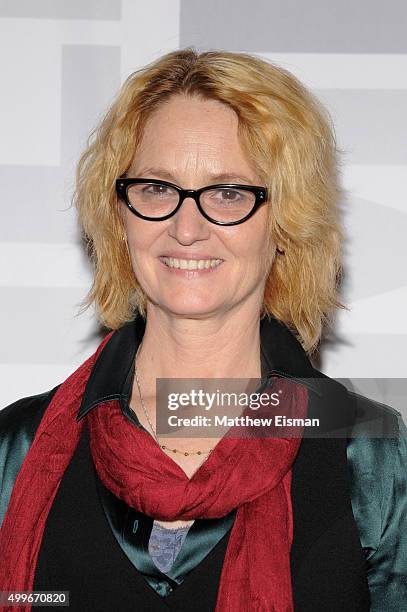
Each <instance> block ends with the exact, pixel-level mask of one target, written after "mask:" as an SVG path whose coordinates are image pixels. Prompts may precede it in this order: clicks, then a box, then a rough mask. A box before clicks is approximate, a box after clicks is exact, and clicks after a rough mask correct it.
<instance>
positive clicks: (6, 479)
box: [0, 385, 60, 525]
mask: <svg viewBox="0 0 407 612" xmlns="http://www.w3.org/2000/svg"><path fill="white" fill-rule="evenodd" d="M59 386H60V385H57V386H56V387H54V388H53V389H51V390H49V391H45V392H44V393H40V394H38V395H31V396H28V397H23V398H20V399H18V400H17V401H15V402H13V403H12V404H9V405H8V406H6V407H5V408H3V409H2V410H0V525H1V523H2V521H3V518H4V514H5V512H6V509H7V505H8V502H9V499H10V495H11V491H12V488H13V486H14V482H15V479H16V478H17V475H18V472H19V470H20V467H21V465H22V463H23V461H24V459H25V456H26V454H27V452H28V451H29V449H30V446H31V444H32V441H33V439H34V436H35V433H36V431H37V428H38V426H39V424H40V422H41V419H42V417H43V415H44V412H45V410H46V408H47V406H48V405H49V403H50V401H51V399H52V397H53V396H54V394H55V392H56V391H57V389H58V388H59Z"/></svg>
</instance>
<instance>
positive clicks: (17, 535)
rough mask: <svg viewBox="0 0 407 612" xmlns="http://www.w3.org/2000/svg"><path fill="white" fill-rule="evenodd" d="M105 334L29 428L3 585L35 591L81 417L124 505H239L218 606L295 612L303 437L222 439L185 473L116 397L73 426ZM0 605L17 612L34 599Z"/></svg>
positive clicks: (210, 513) (3, 534)
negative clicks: (297, 486) (294, 486)
mask: <svg viewBox="0 0 407 612" xmlns="http://www.w3.org/2000/svg"><path fill="white" fill-rule="evenodd" d="M112 333H113V332H111V333H110V334H108V335H107V336H106V337H105V338H104V340H103V342H102V343H101V344H100V346H99V348H98V349H97V351H96V352H95V353H94V355H92V356H91V357H90V358H89V359H88V360H87V361H85V362H84V363H83V364H82V365H81V366H80V367H79V368H78V369H77V370H76V371H75V372H74V373H73V374H72V375H71V376H70V377H69V378H68V379H67V380H66V381H65V382H64V383H63V384H62V385H61V386H60V387H59V388H58V390H57V392H56V393H55V395H54V397H53V398H52V401H51V402H50V404H49V405H48V407H47V409H46V411H45V413H44V415H43V418H42V420H41V422H40V425H39V427H38V429H37V431H36V435H35V437H34V440H33V442H32V444H31V447H30V449H29V451H28V453H27V455H26V457H25V460H24V462H23V464H22V466H21V468H20V471H19V473H18V476H17V479H16V481H15V485H14V487H13V491H12V495H11V498H10V502H9V505H8V509H7V512H6V515H5V517H4V521H3V525H2V528H1V530H0V560H1V563H0V565H1V567H0V591H31V590H32V587H33V583H34V575H35V568H36V563H37V558H38V553H39V550H40V546H41V540H42V536H43V532H44V527H45V523H46V519H47V516H48V513H49V511H50V508H51V506H52V503H53V500H54V498H55V495H56V493H57V490H58V487H59V484H60V482H61V479H62V476H63V474H64V472H65V470H66V468H67V466H68V465H69V463H70V461H71V458H72V456H73V454H74V452H75V448H76V446H77V444H78V442H79V439H80V436H81V432H82V429H83V426H84V422H85V419H86V420H87V422H88V424H89V432H90V448H91V453H92V457H93V461H94V464H95V467H96V470H97V472H98V475H99V477H100V478H101V480H102V482H103V483H104V484H105V486H106V487H108V488H109V489H110V491H112V492H113V493H114V494H115V495H116V496H117V497H119V498H121V499H122V500H124V501H125V502H126V503H127V504H128V505H129V506H131V507H133V508H135V509H137V510H138V511H141V512H143V513H145V514H147V515H149V516H151V517H154V518H156V519H158V520H163V521H175V520H190V519H196V518H217V517H222V516H225V515H226V514H228V513H229V512H231V511H232V509H234V508H238V510H237V513H236V518H235V521H234V524H233V527H232V530H231V534H230V538H229V542H228V546H227V550H226V555H225V559H224V564H223V568H222V573H221V579H220V585H219V590H218V597H217V604H216V612H231V611H233V612H292V611H293V609H294V608H293V600H292V588H291V572H290V548H291V542H292V533H293V524H292V523H293V521H292V507H291V495H290V486H291V466H292V463H293V461H294V459H295V457H296V455H297V452H298V449H299V446H300V442H301V439H300V438H299V437H295V438H294V437H292V438H249V439H244V440H239V439H236V438H235V439H231V438H229V437H226V436H224V437H223V438H222V439H221V440H220V441H219V442H218V444H217V445H216V447H215V448H214V450H213V451H212V453H211V454H210V455H209V457H208V459H207V460H206V461H205V462H204V463H203V464H202V465H201V466H200V468H199V469H198V470H197V471H196V472H195V474H194V475H193V476H192V478H191V479H189V478H188V477H187V476H186V474H185V473H184V472H183V470H182V469H181V468H180V467H179V466H178V465H177V464H176V463H175V462H174V461H173V460H172V459H171V458H170V457H168V456H167V455H166V454H165V453H164V452H163V451H162V450H161V449H160V447H159V446H158V445H157V443H156V441H155V440H154V439H153V438H152V436H150V434H148V433H147V432H145V431H144V430H142V429H140V428H138V427H135V426H134V424H132V423H130V422H129V421H128V419H126V418H125V417H124V416H123V413H122V411H121V408H120V405H119V402H118V401H117V400H111V401H108V402H106V403H103V404H100V405H99V406H98V407H97V408H96V409H95V410H91V411H90V412H89V413H88V414H87V415H86V417H85V418H83V419H81V420H80V421H79V422H77V421H76V420H75V417H76V415H77V412H78V410H79V406H80V404H81V399H82V395H83V393H84V390H85V386H86V383H87V381H88V378H89V376H90V374H91V372H92V369H93V367H94V365H95V363H96V360H97V358H98V356H99V353H100V351H101V350H102V348H103V347H104V345H105V344H106V342H107V341H108V340H109V338H110V336H111V335H112ZM278 383H279V389H282V390H283V393H284V395H285V397H286V401H289V402H291V405H292V406H294V405H295V414H296V415H297V416H305V413H306V409H307V402H308V394H307V390H306V388H305V387H303V386H301V385H298V384H293V383H292V382H290V381H288V380H286V379H280V378H279V379H278ZM287 398H288V399H287ZM292 412H294V411H292ZM253 416H256V413H254V415H253ZM230 431H231V430H230ZM228 434H229V432H228ZM2 609H4V608H2ZM5 609H6V610H9V611H10V612H23V611H26V610H31V605H28V604H26V605H22V606H13V607H11V606H10V607H7V608H5Z"/></svg>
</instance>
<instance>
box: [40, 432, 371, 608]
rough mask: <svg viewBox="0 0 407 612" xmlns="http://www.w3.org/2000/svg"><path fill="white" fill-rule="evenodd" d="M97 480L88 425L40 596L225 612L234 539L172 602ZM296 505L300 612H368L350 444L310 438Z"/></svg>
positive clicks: (48, 536)
mask: <svg viewBox="0 0 407 612" xmlns="http://www.w3.org/2000/svg"><path fill="white" fill-rule="evenodd" d="M97 478H98V476H97V474H96V471H95V468H94V465H93V461H92V457H91V454H90V449H89V444H88V433H87V428H86V427H85V428H84V433H83V435H82V437H81V440H80V442H79V444H78V447H77V449H76V451H75V454H74V456H73V459H72V461H71V463H70V464H69V466H68V468H67V470H66V472H65V474H64V476H63V478H62V481H61V484H60V487H59V489H58V492H57V495H56V497H55V500H54V503H53V505H52V508H51V510H50V513H49V515H48V518H47V522H46V526H45V530H44V536H43V539H42V543H41V548H40V552H39V557H38V563H37V568H36V573H35V580H34V586H33V590H53V591H57V590H64V591H70V610H72V611H74V612H82V611H83V612H85V611H86V612H89V611H92V612H97V611H98V612H111V611H112V610H120V611H121V612H127V611H128V612H130V611H131V612H134V611H135V610H137V612H143V611H152V612H154V611H157V612H158V611H162V610H176V611H177V612H183V611H185V612H186V611H191V610H194V611H196V612H204V611H205V612H209V611H213V610H215V604H216V596H217V591H218V586H219V580H220V574H221V570H222V564H223V559H224V556H225V552H226V548H227V544H228V539H229V535H230V531H229V532H228V533H227V534H226V535H225V536H224V537H223V538H222V539H221V540H220V541H219V542H218V544H217V545H216V546H215V547H214V548H213V549H212V551H211V552H210V553H209V554H208V555H207V557H206V558H205V559H204V560H203V561H202V562H201V563H200V564H199V565H198V566H197V567H196V568H195V569H194V570H193V571H192V572H190V574H189V575H188V576H186V578H185V580H184V582H183V583H182V584H181V585H180V586H178V587H177V588H176V589H174V590H173V591H172V592H171V593H170V595H168V596H167V597H165V598H163V597H161V596H160V595H159V594H158V593H156V591H155V590H154V589H153V588H152V587H150V586H149V585H148V584H147V582H146V581H145V580H144V578H143V577H142V575H141V574H140V573H139V572H138V570H137V569H136V568H135V567H134V566H133V564H132V563H131V562H130V560H129V559H128V558H127V556H126V555H125V554H124V552H123V550H122V549H121V547H120V545H119V544H118V542H117V540H116V539H115V537H114V535H113V533H112V531H111V529H110V527H109V525H108V522H107V519H106V516H105V514H104V512H103V508H102V505H101V501H100V498H99V496H98V487H97V480H96V479H97ZM292 501H293V512H294V541H293V546H292V550H291V570H292V584H293V594H294V602H295V610H296V612H345V611H346V612H368V610H369V592H368V586H367V580H366V566H365V560H364V556H363V552H362V548H361V544H360V540H359V536H358V532H357V527H356V523H355V520H354V518H353V514H352V508H351V502H350V492H349V484H348V475H347V464H346V439H303V441H302V443H301V447H300V451H299V454H298V456H297V458H296V461H295V463H294V466H293V481H292ZM270 520H271V521H272V520H273V517H270ZM265 528H267V525H265ZM270 554H273V553H272V551H270ZM259 571H261V568H259ZM36 609H40V610H41V608H38V607H36ZM231 612H238V611H234V610H233V611H231Z"/></svg>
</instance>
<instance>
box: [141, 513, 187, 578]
mask: <svg viewBox="0 0 407 612" xmlns="http://www.w3.org/2000/svg"><path fill="white" fill-rule="evenodd" d="M190 527H191V525H189V526H188V525H187V526H186V527H179V528H178V529H168V528H167V527H163V526H162V525H158V524H157V523H156V521H154V523H153V528H152V530H151V535H150V540H149V542H148V552H149V553H150V556H151V558H152V560H153V561H154V563H155V565H156V566H157V567H158V569H159V570H160V571H161V572H163V573H164V574H165V572H169V571H170V569H171V567H172V565H173V563H174V561H175V559H176V557H177V555H178V553H179V551H180V550H181V546H182V544H183V542H184V540H185V537H186V535H187V533H188V531H189V529H190Z"/></svg>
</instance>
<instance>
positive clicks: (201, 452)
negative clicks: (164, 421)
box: [134, 342, 213, 461]
mask: <svg viewBox="0 0 407 612" xmlns="http://www.w3.org/2000/svg"><path fill="white" fill-rule="evenodd" d="M142 344H143V343H142V342H141V343H140V344H139V347H138V349H137V353H136V357H135V360H134V373H135V376H136V382H137V388H138V392H139V396H140V402H141V407H142V408H143V412H144V414H145V417H146V419H147V421H148V424H149V425H150V428H151V431H152V432H153V436H154V438H155V439H156V441H157V443H158V444H159V446H160V447H161V448H162V449H164V450H169V451H172V452H173V453H180V454H182V455H185V456H186V457H188V456H189V455H206V454H208V457H209V455H210V454H211V452H212V451H213V449H212V448H211V450H209V451H200V450H199V451H195V452H193V453H187V452H186V451H180V450H178V449H176V448H170V447H169V446H166V445H165V444H160V441H159V440H158V438H157V434H156V431H155V429H154V427H153V425H152V423H151V421H150V417H149V416H148V412H147V410H146V407H145V404H144V400H143V396H142V395H141V388H140V381H139V379H138V375H137V357H138V354H139V350H140V348H141V345H142ZM208 457H206V459H208ZM206 459H205V461H206Z"/></svg>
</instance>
